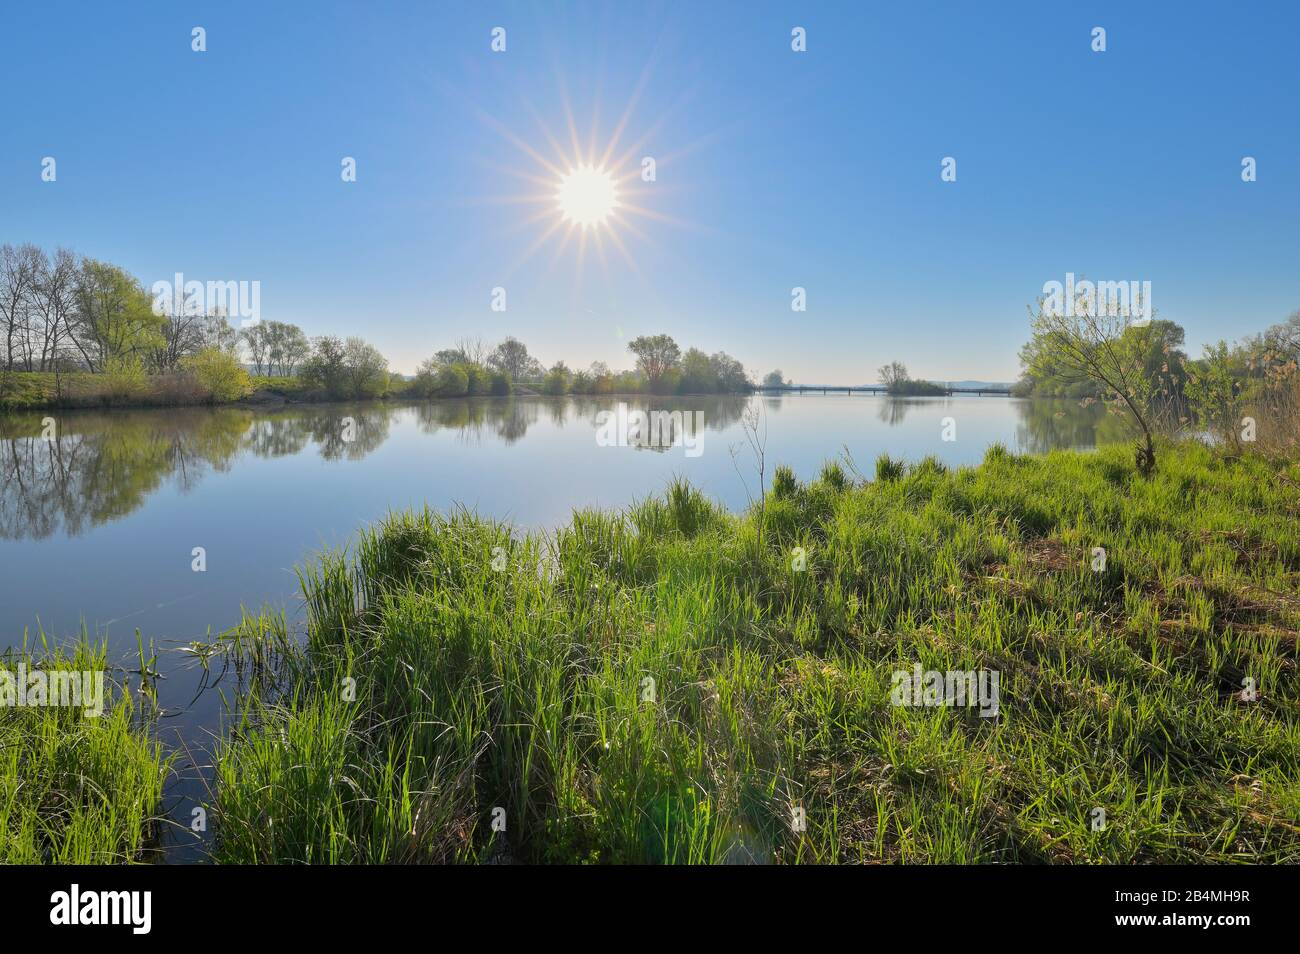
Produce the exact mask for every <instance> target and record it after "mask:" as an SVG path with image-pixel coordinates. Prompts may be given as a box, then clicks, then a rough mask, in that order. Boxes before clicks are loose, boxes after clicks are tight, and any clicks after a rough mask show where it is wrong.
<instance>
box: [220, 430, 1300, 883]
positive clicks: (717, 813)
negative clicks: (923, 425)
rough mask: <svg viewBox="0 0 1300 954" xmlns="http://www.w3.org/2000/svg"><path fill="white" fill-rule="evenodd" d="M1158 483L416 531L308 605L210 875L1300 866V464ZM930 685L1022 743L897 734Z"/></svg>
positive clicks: (957, 724) (1020, 484)
mask: <svg viewBox="0 0 1300 954" xmlns="http://www.w3.org/2000/svg"><path fill="white" fill-rule="evenodd" d="M1131 457H1132V455H1131V453H1130V451H1129V449H1128V448H1127V447H1113V448H1108V449H1103V450H1100V451H1098V452H1096V453H1092V454H1079V453H1071V452H1058V453H1053V454H1050V455H1047V456H1045V457H1020V456H1015V455H1012V454H1010V453H1008V452H1007V451H1005V450H1004V449H1003V448H1001V447H994V448H992V449H991V450H990V451H989V452H988V454H987V456H986V458H985V460H984V462H983V464H982V465H981V466H980V467H978V468H970V469H962V470H957V471H951V470H947V469H945V468H944V467H943V465H941V464H939V463H938V462H937V461H935V460H933V459H927V460H923V461H921V462H919V463H917V464H914V465H911V466H905V465H903V464H901V463H898V462H894V461H890V460H887V459H886V460H883V461H881V462H880V463H879V464H878V466H877V469H876V479H874V480H871V481H870V482H868V481H865V480H863V479H860V478H859V477H857V476H856V471H854V469H853V468H852V467H851V465H846V466H843V467H842V466H840V465H837V464H829V465H827V467H826V468H825V469H824V470H823V473H822V475H821V476H820V478H819V479H818V480H816V481H814V482H812V483H810V484H806V485H805V484H801V483H799V481H797V480H796V479H795V478H794V475H793V474H792V473H790V472H789V471H787V470H784V469H781V470H779V471H778V472H777V474H776V475H775V477H774V480H773V488H772V490H771V491H770V493H769V496H768V498H767V500H766V501H765V506H764V507H763V508H761V510H760V509H759V508H751V509H750V511H749V512H748V513H746V514H741V515H733V514H728V513H726V512H724V511H723V510H721V509H720V508H719V507H717V506H716V505H714V504H713V503H712V502H710V501H709V500H707V499H705V498H704V497H703V496H702V495H700V494H699V493H698V492H696V491H695V490H693V489H692V488H690V487H689V486H687V485H685V484H683V483H677V484H675V485H674V486H672V487H671V488H669V490H668V492H667V493H666V494H665V495H664V496H663V497H659V498H653V499H650V500H647V501H644V502H643V503H641V504H640V505H638V506H636V507H633V508H631V509H629V510H628V511H627V512H625V513H605V512H597V511H583V512H578V513H575V514H574V516H573V518H572V520H571V522H570V523H569V525H568V526H566V527H564V528H563V529H561V530H559V531H558V532H556V533H555V534H553V535H548V536H537V535H532V536H527V535H525V536H520V535H517V534H514V533H512V532H511V531H510V530H509V529H508V528H507V527H505V526H502V525H500V524H497V523H493V522H491V521H488V520H483V519H479V518H477V517H475V516H473V515H471V514H469V513H466V512H463V511H457V512H454V513H452V514H449V515H446V516H442V515H438V514H435V513H432V512H429V511H422V512H414V513H402V514H394V515H392V516H390V517H389V518H388V519H387V520H386V521H384V522H383V523H382V524H380V525H379V526H376V527H374V528H371V529H369V530H367V531H365V532H363V534H362V535H361V537H360V539H359V541H358V542H357V543H356V545H355V546H354V548H353V549H352V550H351V551H350V552H346V553H343V552H332V553H327V554H325V555H324V556H322V557H321V558H320V560H319V561H318V562H316V563H314V564H312V565H311V566H308V567H306V568H305V569H303V570H302V571H301V580H302V588H303V592H304V596H305V599H306V604H307V610H308V633H307V638H306V641H305V644H304V646H303V647H302V648H301V650H300V651H298V652H292V651H290V652H287V654H286V655H285V658H284V660H283V661H282V662H281V664H280V666H279V668H278V672H279V674H280V678H279V679H278V680H267V681H265V683H264V685H265V686H266V688H265V690H264V691H263V692H261V693H260V694H259V696H258V697H257V699H256V701H255V702H254V703H253V704H252V705H251V707H249V708H248V709H246V710H244V712H243V715H242V716H241V717H240V719H239V722H238V724H237V725H235V726H233V727H232V732H231V739H230V743H229V744H228V745H227V746H225V747H224V749H223V750H222V752H221V753H220V757H219V759H218V764H217V767H216V782H215V793H216V794H215V798H216V808H217V811H216V814H215V818H216V820H217V826H218V827H217V829H216V831H217V840H216V848H215V852H216V860H218V861H221V862H234V863H249V862H332V863H350V862H440V861H453V862H498V861H525V862H635V863H640V862H651V863H659V862H662V863H713V862H773V863H795V862H804V863H808V862H821V863H825V862H878V861H885V862H944V863H966V862H1070V863H1091V862H1102V863H1133V862H1254V863H1280V862H1291V863H1294V862H1297V861H1300V688H1298V686H1297V679H1296V666H1297V661H1298V660H1297V656H1298V650H1297V633H1298V632H1300V595H1298V594H1300V585H1297V584H1298V583H1300V494H1298V493H1297V487H1298V486H1300V467H1297V465H1294V464H1292V465H1284V464H1276V463H1270V462H1269V461H1267V460H1265V459H1263V458H1260V457H1246V458H1234V457H1228V456H1224V455H1221V454H1217V453H1215V452H1213V451H1211V450H1210V449H1208V448H1206V447H1203V446H1201V445H1198V444H1186V445H1182V446H1179V447H1177V448H1170V449H1168V450H1165V451H1164V452H1163V454H1162V456H1161V458H1160V466H1159V468H1158V470H1157V472H1156V474H1155V476H1154V477H1152V478H1151V479H1149V480H1147V479H1142V478H1140V477H1138V476H1137V475H1136V474H1135V473H1134V470H1133V465H1132V461H1131ZM760 519H761V520H762V526H761V527H760V525H759V521H760ZM1098 547H1100V548H1104V550H1105V565H1104V569H1094V568H1093V567H1094V564H1095V559H1096V558H1095V557H1094V550H1095V548H1098ZM280 632H282V623H280V622H277V621H275V620H273V619H269V618H257V617H252V618H249V619H246V620H245V622H244V624H243V627H242V635H237V637H236V639H237V641H239V642H241V644H245V645H249V646H253V647H256V646H259V645H263V644H266V643H267V642H268V641H269V642H271V643H274V644H275V645H277V646H281V647H282V644H283V640H282V638H280V637H276V636H275V634H277V633H280ZM917 663H919V664H920V665H921V666H922V668H923V669H926V670H939V671H948V670H962V671H964V670H982V669H987V670H995V671H997V672H998V673H999V674H1000V692H1001V697H1000V707H999V713H998V715H997V716H996V717H995V718H981V717H980V716H979V715H978V713H977V712H976V711H975V710H973V709H967V708H961V707H955V706H941V707H929V708H927V707H909V706H899V705H894V704H892V702H891V696H890V688H891V681H892V677H893V674H894V673H895V672H896V671H899V670H904V671H910V670H911V669H912V667H913V665H914V664H917ZM1246 680H1253V685H1254V687H1255V688H1256V689H1257V693H1255V694H1252V693H1251V692H1250V691H1249V686H1250V685H1252V684H1251V683H1247V682H1245V681H1246ZM1097 808H1100V809H1103V810H1104V812H1105V824H1104V826H1102V827H1100V828H1094V825H1093V821H1094V819H1095V818H1097V817H1098V816H1097V814H1096V813H1095V811H1094V810H1095V809H1097ZM800 822H802V824H800Z"/></svg>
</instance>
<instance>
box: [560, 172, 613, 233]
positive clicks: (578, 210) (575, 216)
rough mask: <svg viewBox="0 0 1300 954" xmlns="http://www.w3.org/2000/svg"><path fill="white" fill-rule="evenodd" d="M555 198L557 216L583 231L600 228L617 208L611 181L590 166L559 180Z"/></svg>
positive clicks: (605, 174)
mask: <svg viewBox="0 0 1300 954" xmlns="http://www.w3.org/2000/svg"><path fill="white" fill-rule="evenodd" d="M555 198H556V201H557V202H558V203H559V207H560V214H561V215H563V216H564V218H566V219H568V220H569V221H570V222H572V223H573V224H575V225H579V226H581V227H582V228H584V229H586V228H591V227H592V226H596V225H600V224H602V223H603V222H605V220H606V219H608V218H609V217H610V215H611V214H613V212H614V210H615V209H616V208H618V189H617V187H616V186H615V184H614V177H613V176H611V175H610V174H609V173H608V172H606V171H605V170H604V169H603V168H599V167H597V166H593V165H580V166H577V167H575V168H574V169H571V170H570V171H569V172H568V174H566V175H565V176H564V177H563V178H562V179H560V184H559V188H558V189H557V191H556V193H555Z"/></svg>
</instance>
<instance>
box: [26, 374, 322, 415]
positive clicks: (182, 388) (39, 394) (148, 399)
mask: <svg viewBox="0 0 1300 954" xmlns="http://www.w3.org/2000/svg"><path fill="white" fill-rule="evenodd" d="M252 384H253V393H252V395H250V396H251V397H254V398H256V397H257V395H258V393H259V392H265V393H269V394H278V395H281V396H283V397H285V398H287V399H289V400H296V401H305V400H319V399H321V398H323V397H324V395H323V393H322V392H321V391H320V389H319V388H315V387H313V386H312V385H310V384H309V383H307V382H306V381H304V380H303V379H302V378H299V377H296V376H292V377H291V376H281V375H275V376H261V375H254V376H252ZM207 403H210V402H209V399H208V397H207V395H206V394H204V393H201V392H200V391H198V390H196V389H195V387H194V385H193V382H192V381H191V380H189V379H187V378H186V377H185V376H183V375H177V374H171V375H152V376H150V377H148V378H147V385H146V387H145V388H144V390H143V391H141V392H140V393H138V394H134V395H132V396H130V397H122V396H114V395H112V394H111V393H110V381H109V378H108V375H104V374H90V373H87V372H84V371H74V372H70V373H67V374H64V375H63V376H62V381H61V382H59V381H58V380H57V379H56V377H55V375H54V373H53V372H50V371H13V372H4V371H0V411H23V410H39V409H42V408H56V407H71V408H78V407H176V406H185V405H193V404H207Z"/></svg>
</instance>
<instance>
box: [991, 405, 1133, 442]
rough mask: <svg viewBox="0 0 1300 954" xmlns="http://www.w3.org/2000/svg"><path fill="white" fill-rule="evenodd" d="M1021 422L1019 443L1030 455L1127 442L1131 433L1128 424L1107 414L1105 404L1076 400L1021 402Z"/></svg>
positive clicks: (1019, 408) (1018, 407) (1019, 425)
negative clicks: (1121, 441) (1059, 449)
mask: <svg viewBox="0 0 1300 954" xmlns="http://www.w3.org/2000/svg"><path fill="white" fill-rule="evenodd" d="M1016 408H1017V410H1018V411H1019V412H1020V423H1019V424H1017V425H1016V444H1017V447H1018V449H1019V450H1021V451H1024V452H1027V453H1030V454H1045V453H1047V452H1048V451H1051V450H1057V449H1058V448H1087V447H1095V446H1096V445H1097V444H1104V443H1110V442H1113V441H1118V440H1124V439H1126V438H1127V437H1128V436H1129V434H1128V432H1127V430H1126V429H1125V426H1124V422H1123V421H1122V420H1120V419H1118V418H1117V417H1115V416H1114V415H1112V414H1107V413H1106V408H1105V406H1104V405H1102V404H1100V403H1097V402H1095V401H1094V402H1092V403H1084V402H1080V401H1078V400H1074V399H1068V398H1062V399H1059V400H1057V399H1052V398H1032V399H1029V400H1025V401H1017V402H1016Z"/></svg>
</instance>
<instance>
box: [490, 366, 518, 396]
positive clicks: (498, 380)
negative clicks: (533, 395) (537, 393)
mask: <svg viewBox="0 0 1300 954" xmlns="http://www.w3.org/2000/svg"><path fill="white" fill-rule="evenodd" d="M512 390H514V385H512V384H511V383H510V375H508V374H506V373H505V372H504V371H494V372H493V373H492V383H491V384H490V385H489V386H488V391H489V393H491V394H494V395H496V396H497V397H505V396H506V395H507V394H509V393H510V392H511V391H512Z"/></svg>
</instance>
